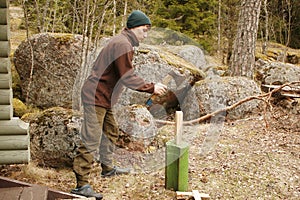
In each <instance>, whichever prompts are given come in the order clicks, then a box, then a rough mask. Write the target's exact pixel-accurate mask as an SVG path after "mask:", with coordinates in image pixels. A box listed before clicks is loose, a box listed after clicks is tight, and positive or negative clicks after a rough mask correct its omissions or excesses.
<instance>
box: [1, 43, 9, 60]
mask: <svg viewBox="0 0 300 200" xmlns="http://www.w3.org/2000/svg"><path fill="white" fill-rule="evenodd" d="M9 56H10V41H0V57H9Z"/></svg>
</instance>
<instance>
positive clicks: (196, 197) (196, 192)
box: [192, 190, 201, 200]
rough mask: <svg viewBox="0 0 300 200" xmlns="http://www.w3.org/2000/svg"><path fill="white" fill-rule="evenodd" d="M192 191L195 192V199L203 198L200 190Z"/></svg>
mask: <svg viewBox="0 0 300 200" xmlns="http://www.w3.org/2000/svg"><path fill="white" fill-rule="evenodd" d="M192 193H193V197H194V200H201V196H200V193H199V191H198V190H193V191H192Z"/></svg>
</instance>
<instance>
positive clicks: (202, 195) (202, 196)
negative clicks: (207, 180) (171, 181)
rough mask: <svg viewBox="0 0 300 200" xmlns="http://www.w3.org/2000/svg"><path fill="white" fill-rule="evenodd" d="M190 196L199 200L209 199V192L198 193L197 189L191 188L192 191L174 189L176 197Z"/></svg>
mask: <svg viewBox="0 0 300 200" xmlns="http://www.w3.org/2000/svg"><path fill="white" fill-rule="evenodd" d="M191 197H194V199H195V200H196V199H199V200H209V199H210V196H209V194H205V193H200V192H199V191H198V190H193V191H192V192H180V191H176V198H177V199H178V200H179V199H182V200H183V199H187V198H188V199H189V198H191Z"/></svg>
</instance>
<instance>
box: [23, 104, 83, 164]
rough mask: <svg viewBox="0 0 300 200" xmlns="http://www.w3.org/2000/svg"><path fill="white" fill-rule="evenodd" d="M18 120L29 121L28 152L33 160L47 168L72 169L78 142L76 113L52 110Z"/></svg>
mask: <svg viewBox="0 0 300 200" xmlns="http://www.w3.org/2000/svg"><path fill="white" fill-rule="evenodd" d="M22 119H23V120H24V121H26V122H30V128H29V131H30V132H29V133H30V150H31V157H32V159H33V160H34V161H36V162H38V163H39V164H40V165H43V166H49V167H67V166H72V163H73V158H74V157H75V155H76V148H77V147H78V145H79V143H80V136H79V130H80V126H81V114H80V113H76V112H74V111H72V110H70V109H65V108H61V107H54V108H50V109H47V110H45V111H43V112H40V113H37V114H30V115H25V116H24V117H23V118H22Z"/></svg>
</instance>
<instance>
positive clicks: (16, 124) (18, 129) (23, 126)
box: [0, 117, 29, 135]
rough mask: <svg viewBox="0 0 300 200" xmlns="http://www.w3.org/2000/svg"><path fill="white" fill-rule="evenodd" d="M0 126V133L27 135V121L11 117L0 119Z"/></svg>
mask: <svg viewBox="0 0 300 200" xmlns="http://www.w3.org/2000/svg"><path fill="white" fill-rule="evenodd" d="M0 127H1V129H0V135H27V134H28V129H29V123H26V122H24V121H22V120H21V119H20V118H18V117H13V118H12V119H11V120H0Z"/></svg>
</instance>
